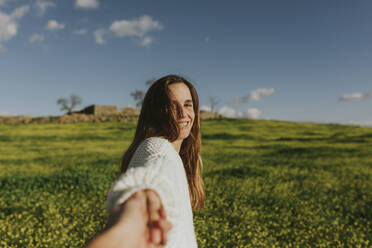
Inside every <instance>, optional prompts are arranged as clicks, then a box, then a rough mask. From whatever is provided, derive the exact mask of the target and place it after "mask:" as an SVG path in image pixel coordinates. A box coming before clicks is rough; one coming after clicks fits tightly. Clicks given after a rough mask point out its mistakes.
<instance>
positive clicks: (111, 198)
mask: <svg viewBox="0 0 372 248" xmlns="http://www.w3.org/2000/svg"><path fill="white" fill-rule="evenodd" d="M174 167H175V165H174V162H172V161H171V160H170V159H169V158H167V156H166V155H164V154H163V155H161V154H158V155H156V156H152V157H150V158H149V159H148V160H147V161H144V162H143V163H142V164H141V165H139V166H136V167H131V168H129V169H128V170H127V171H126V172H125V173H124V174H122V175H121V176H120V177H119V178H118V180H117V181H116V182H115V184H114V186H113V187H112V188H111V190H110V191H109V192H108V196H107V204H106V207H107V210H108V213H109V214H111V213H112V212H113V210H114V209H115V208H116V207H117V206H118V205H120V204H122V203H123V202H125V201H126V200H127V199H128V198H129V197H130V196H131V195H132V194H133V193H135V192H137V191H139V190H142V189H152V190H154V191H156V192H157V193H158V194H159V196H160V199H161V201H162V203H163V206H164V209H165V212H166V215H167V218H168V220H169V221H170V222H171V223H172V224H173V225H176V222H177V217H178V216H177V215H178V213H177V206H178V203H177V198H176V194H175V192H174V191H175V190H176V185H175V184H176V182H175V181H174V180H175V178H176V175H175V173H176V171H175V168H174ZM172 179H173V180H172Z"/></svg>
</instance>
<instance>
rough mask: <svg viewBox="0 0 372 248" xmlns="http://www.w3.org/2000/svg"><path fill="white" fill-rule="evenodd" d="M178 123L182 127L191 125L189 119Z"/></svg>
mask: <svg viewBox="0 0 372 248" xmlns="http://www.w3.org/2000/svg"><path fill="white" fill-rule="evenodd" d="M178 125H179V126H180V127H187V126H188V125H189V122H188V121H181V122H178Z"/></svg>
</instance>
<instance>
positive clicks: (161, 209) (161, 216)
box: [159, 206, 167, 219]
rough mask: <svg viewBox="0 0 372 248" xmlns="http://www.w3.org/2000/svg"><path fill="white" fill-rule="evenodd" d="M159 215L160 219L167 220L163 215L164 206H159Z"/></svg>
mask: <svg viewBox="0 0 372 248" xmlns="http://www.w3.org/2000/svg"><path fill="white" fill-rule="evenodd" d="M159 214H160V218H162V219H167V215H166V213H165V209H164V206H161V208H160V210H159Z"/></svg>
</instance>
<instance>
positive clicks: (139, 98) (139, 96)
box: [130, 78, 156, 108]
mask: <svg viewBox="0 0 372 248" xmlns="http://www.w3.org/2000/svg"><path fill="white" fill-rule="evenodd" d="M155 81H156V78H151V79H149V80H146V82H145V84H146V86H148V87H149V86H151V85H152V84H153V83H154V82H155ZM130 95H131V96H132V97H133V99H134V100H135V101H136V107H137V108H141V106H142V102H143V98H144V97H145V92H144V91H143V90H135V91H133V92H132V93H130Z"/></svg>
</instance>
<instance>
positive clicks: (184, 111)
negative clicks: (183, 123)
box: [178, 107, 186, 118]
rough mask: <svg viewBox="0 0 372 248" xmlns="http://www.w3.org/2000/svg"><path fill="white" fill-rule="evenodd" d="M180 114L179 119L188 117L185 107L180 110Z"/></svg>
mask: <svg viewBox="0 0 372 248" xmlns="http://www.w3.org/2000/svg"><path fill="white" fill-rule="evenodd" d="M178 114H179V118H184V117H186V110H185V108H183V107H181V108H179V111H178Z"/></svg>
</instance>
